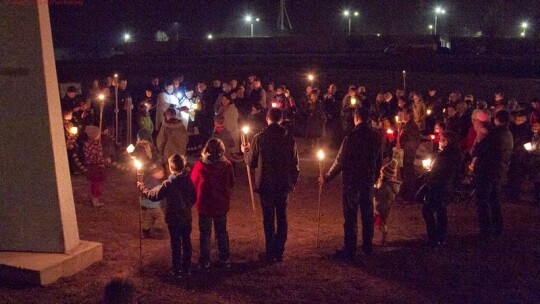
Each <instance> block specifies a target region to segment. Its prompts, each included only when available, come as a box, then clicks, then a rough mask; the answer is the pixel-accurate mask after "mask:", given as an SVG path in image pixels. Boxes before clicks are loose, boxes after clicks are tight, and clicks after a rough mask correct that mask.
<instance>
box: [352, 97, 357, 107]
mask: <svg viewBox="0 0 540 304" xmlns="http://www.w3.org/2000/svg"><path fill="white" fill-rule="evenodd" d="M355 104H356V98H351V105H353V106H354V105H355Z"/></svg>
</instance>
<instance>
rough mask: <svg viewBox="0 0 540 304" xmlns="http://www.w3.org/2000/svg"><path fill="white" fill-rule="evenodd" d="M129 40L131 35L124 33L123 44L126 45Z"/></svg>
mask: <svg viewBox="0 0 540 304" xmlns="http://www.w3.org/2000/svg"><path fill="white" fill-rule="evenodd" d="M130 39H131V35H130V34H129V33H125V34H124V42H125V43H128V42H129V40H130Z"/></svg>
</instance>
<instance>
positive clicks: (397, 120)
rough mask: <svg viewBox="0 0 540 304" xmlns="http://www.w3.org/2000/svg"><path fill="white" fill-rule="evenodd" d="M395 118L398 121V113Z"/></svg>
mask: <svg viewBox="0 0 540 304" xmlns="http://www.w3.org/2000/svg"><path fill="white" fill-rule="evenodd" d="M395 119H396V122H397V123H399V115H396V117H395Z"/></svg>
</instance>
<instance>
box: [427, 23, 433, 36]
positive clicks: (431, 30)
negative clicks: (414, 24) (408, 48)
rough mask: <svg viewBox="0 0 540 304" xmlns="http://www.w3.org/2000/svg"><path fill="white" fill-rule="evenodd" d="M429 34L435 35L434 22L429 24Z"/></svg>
mask: <svg viewBox="0 0 540 304" xmlns="http://www.w3.org/2000/svg"><path fill="white" fill-rule="evenodd" d="M428 29H429V34H430V35H433V24H430V25H428Z"/></svg>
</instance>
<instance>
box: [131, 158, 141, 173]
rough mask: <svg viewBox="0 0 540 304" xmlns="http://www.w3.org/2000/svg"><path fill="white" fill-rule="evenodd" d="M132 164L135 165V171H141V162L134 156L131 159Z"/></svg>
mask: <svg viewBox="0 0 540 304" xmlns="http://www.w3.org/2000/svg"><path fill="white" fill-rule="evenodd" d="M133 165H135V168H136V169H137V171H141V169H142V167H143V164H142V163H141V161H140V160H138V159H136V158H134V159H133Z"/></svg>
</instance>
